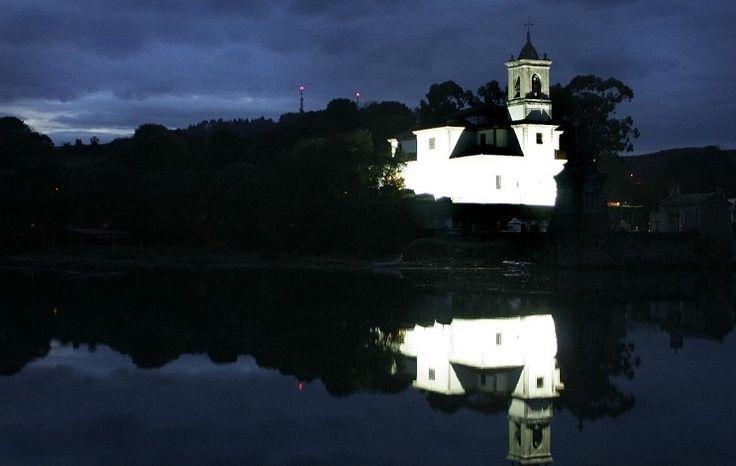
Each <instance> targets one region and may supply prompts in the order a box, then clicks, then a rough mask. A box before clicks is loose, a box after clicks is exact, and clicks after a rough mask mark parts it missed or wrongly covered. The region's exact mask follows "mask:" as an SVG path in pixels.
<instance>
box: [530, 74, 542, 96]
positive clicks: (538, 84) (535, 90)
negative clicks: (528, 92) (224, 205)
mask: <svg viewBox="0 0 736 466" xmlns="http://www.w3.org/2000/svg"><path fill="white" fill-rule="evenodd" d="M541 94H542V81H541V80H540V79H539V76H537V75H536V74H535V75H534V76H532V96H533V97H540V96H541Z"/></svg>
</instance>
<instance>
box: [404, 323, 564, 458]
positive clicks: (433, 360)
mask: <svg viewBox="0 0 736 466" xmlns="http://www.w3.org/2000/svg"><path fill="white" fill-rule="evenodd" d="M400 335H401V338H400V340H399V341H400V345H399V352H400V353H401V354H402V355H403V356H404V357H406V358H407V359H406V361H405V362H404V365H403V367H404V371H405V372H406V373H407V374H409V375H411V376H413V378H414V380H413V382H412V385H413V386H414V387H415V388H417V389H420V390H426V391H430V392H434V393H440V394H443V395H454V396H471V397H472V398H473V402H474V403H476V404H479V403H482V400H483V397H489V400H493V399H494V398H496V399H497V398H499V397H505V396H510V398H511V402H510V404H509V405H508V406H509V407H508V426H509V430H508V448H509V450H508V455H507V459H509V460H510V461H512V462H513V463H514V464H548V463H551V462H552V453H551V425H552V416H553V406H552V400H553V399H554V398H556V397H558V396H559V395H560V391H561V390H563V389H564V384H563V383H562V381H561V379H560V369H559V367H558V365H557V334H556V332H555V322H554V320H553V318H552V316H551V315H549V314H543V315H530V316H518V317H507V318H496V319H471V320H466V319H454V320H453V321H452V322H451V323H449V324H440V323H437V322H435V323H434V325H432V326H422V325H415V326H414V328H411V329H405V330H403V331H402V332H401V333H400Z"/></svg>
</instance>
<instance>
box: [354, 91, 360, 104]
mask: <svg viewBox="0 0 736 466" xmlns="http://www.w3.org/2000/svg"><path fill="white" fill-rule="evenodd" d="M355 103H357V104H358V106H360V91H355Z"/></svg>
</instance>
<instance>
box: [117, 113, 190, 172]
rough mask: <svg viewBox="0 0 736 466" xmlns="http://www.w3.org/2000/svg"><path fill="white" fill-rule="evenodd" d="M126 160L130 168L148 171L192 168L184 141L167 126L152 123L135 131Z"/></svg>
mask: <svg viewBox="0 0 736 466" xmlns="http://www.w3.org/2000/svg"><path fill="white" fill-rule="evenodd" d="M126 159H127V161H128V166H129V167H130V168H143V169H148V170H161V169H166V168H185V167H190V166H192V160H191V157H190V156H189V153H188V151H187V146H186V142H185V141H184V139H183V138H182V137H181V136H180V135H178V134H176V133H175V132H173V131H170V130H169V129H167V128H166V127H165V126H162V125H156V124H151V123H147V124H145V125H141V126H139V127H138V129H136V130H135V134H134V135H133V140H132V146H131V147H130V152H129V153H128V154H126Z"/></svg>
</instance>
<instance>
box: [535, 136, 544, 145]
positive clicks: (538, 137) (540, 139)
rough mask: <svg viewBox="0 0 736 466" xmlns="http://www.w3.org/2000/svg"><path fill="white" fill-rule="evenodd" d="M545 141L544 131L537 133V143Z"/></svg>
mask: <svg viewBox="0 0 736 466" xmlns="http://www.w3.org/2000/svg"><path fill="white" fill-rule="evenodd" d="M543 142H544V141H543V139H542V133H537V144H542V143H543Z"/></svg>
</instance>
